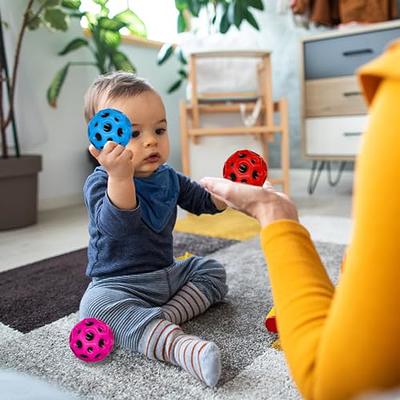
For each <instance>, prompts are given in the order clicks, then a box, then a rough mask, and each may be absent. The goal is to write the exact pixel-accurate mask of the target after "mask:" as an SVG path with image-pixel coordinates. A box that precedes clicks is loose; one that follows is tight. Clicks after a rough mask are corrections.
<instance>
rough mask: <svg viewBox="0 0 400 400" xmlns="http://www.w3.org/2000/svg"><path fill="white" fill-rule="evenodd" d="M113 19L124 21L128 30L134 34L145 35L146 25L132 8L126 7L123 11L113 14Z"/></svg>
mask: <svg viewBox="0 0 400 400" xmlns="http://www.w3.org/2000/svg"><path fill="white" fill-rule="evenodd" d="M113 20H114V21H119V22H122V23H124V24H125V26H126V27H127V28H128V29H129V31H130V32H131V33H133V34H134V35H136V36H140V37H144V38H145V37H147V30H146V25H145V24H144V22H143V21H142V20H141V19H140V18H139V17H138V16H137V15H136V14H135V13H134V12H133V11H132V10H128V9H126V10H125V11H122V12H121V13H119V14H117V15H114V17H113Z"/></svg>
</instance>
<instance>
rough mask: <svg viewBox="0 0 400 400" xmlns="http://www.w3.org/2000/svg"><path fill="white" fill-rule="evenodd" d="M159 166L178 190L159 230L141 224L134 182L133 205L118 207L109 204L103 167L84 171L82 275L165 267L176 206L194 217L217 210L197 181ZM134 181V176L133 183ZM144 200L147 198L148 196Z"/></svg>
mask: <svg viewBox="0 0 400 400" xmlns="http://www.w3.org/2000/svg"><path fill="white" fill-rule="evenodd" d="M160 168H161V167H160ZM162 168H164V169H167V170H168V174H163V177H164V176H166V179H169V180H171V179H174V180H175V181H177V182H178V185H177V190H178V194H177V195H176V196H173V197H172V198H173V199H176V201H173V204H172V213H171V216H170V217H169V219H167V221H166V224H165V225H164V226H163V227H162V230H161V231H160V232H157V231H155V230H154V229H152V228H151V227H150V226H149V224H148V223H146V219H145V218H144V216H145V215H144V214H145V213H144V211H145V210H144V207H148V204H146V203H145V202H144V201H140V194H141V193H140V185H138V184H136V185H135V187H136V194H137V201H138V206H137V207H136V208H135V209H134V210H121V209H119V208H117V207H116V206H115V205H114V204H112V202H111V201H110V199H109V197H108V195H107V181H108V174H107V172H106V170H105V169H104V168H103V167H97V168H96V169H95V170H94V171H93V173H92V174H91V175H89V177H88V178H87V180H86V182H85V185H84V198H85V204H86V207H87V210H88V216H89V235H90V239H89V246H88V265H87V269H86V275H88V276H89V277H107V276H115V275H129V274H138V273H144V272H151V271H155V270H159V269H162V268H165V267H167V266H169V265H171V264H172V263H173V261H174V259H173V236H172V231H173V228H174V226H175V222H176V215H177V205H179V206H180V207H182V208H183V209H185V210H187V211H189V212H191V213H193V214H196V215H199V214H203V213H207V214H215V213H218V212H219V211H218V209H217V208H216V207H215V205H214V203H213V201H212V200H211V196H210V194H209V193H208V192H207V191H205V190H204V189H203V188H202V187H201V186H200V185H199V184H198V183H196V182H194V181H191V180H190V179H189V178H187V177H186V176H184V175H182V174H180V173H179V172H176V171H175V170H173V169H172V168H171V167H169V166H167V165H166V164H164V165H163V166H162ZM168 176H169V178H168ZM138 179H140V178H134V180H135V182H136V183H137V180H138ZM144 179H148V178H144ZM150 179H151V178H150ZM163 179H164V178H163ZM158 183H159V182H157V184H158ZM165 185H170V182H165ZM147 199H150V201H151V194H150V196H147ZM170 211H171V210H170Z"/></svg>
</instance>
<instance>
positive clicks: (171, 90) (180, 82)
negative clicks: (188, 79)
mask: <svg viewBox="0 0 400 400" xmlns="http://www.w3.org/2000/svg"><path fill="white" fill-rule="evenodd" d="M182 82H183V80H182V79H179V80H177V81H176V82H174V83H173V84H172V85H171V86H170V87H169V89H168V90H167V93H172V92H175V90H178V89H179V87H180V86H181V85H182Z"/></svg>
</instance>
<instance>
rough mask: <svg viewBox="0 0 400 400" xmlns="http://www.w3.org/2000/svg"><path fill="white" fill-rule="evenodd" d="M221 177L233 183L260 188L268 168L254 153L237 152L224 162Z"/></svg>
mask: <svg viewBox="0 0 400 400" xmlns="http://www.w3.org/2000/svg"><path fill="white" fill-rule="evenodd" d="M223 176H224V178H226V179H230V180H231V181H233V182H241V183H248V184H249V185H255V186H262V185H263V184H264V182H265V180H266V179H267V176H268V167H267V163H266V162H265V161H264V159H263V158H262V157H261V156H259V155H258V154H257V153H255V152H254V151H251V150H238V151H236V152H235V153H233V154H232V155H231V156H230V157H229V158H228V159H227V160H226V161H225V164H224V170H223Z"/></svg>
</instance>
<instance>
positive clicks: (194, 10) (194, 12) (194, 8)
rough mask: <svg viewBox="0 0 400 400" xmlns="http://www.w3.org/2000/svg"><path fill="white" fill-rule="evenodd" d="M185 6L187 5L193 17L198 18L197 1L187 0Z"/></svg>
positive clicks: (198, 4) (198, 8)
mask: <svg viewBox="0 0 400 400" xmlns="http://www.w3.org/2000/svg"><path fill="white" fill-rule="evenodd" d="M187 4H188V8H189V11H190V13H191V14H192V15H193V16H195V17H198V16H199V12H200V8H201V5H200V3H199V2H198V1H197V0H188V1H187Z"/></svg>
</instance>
